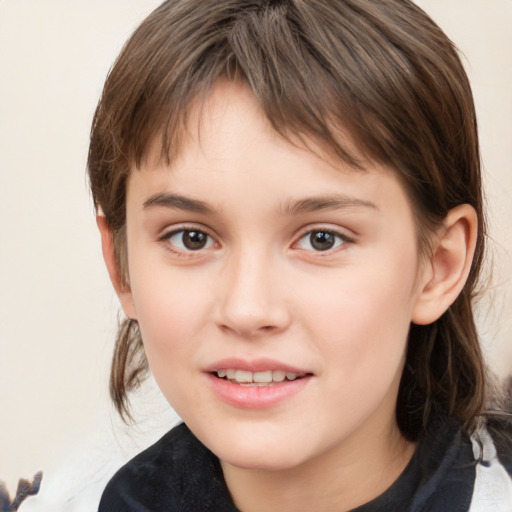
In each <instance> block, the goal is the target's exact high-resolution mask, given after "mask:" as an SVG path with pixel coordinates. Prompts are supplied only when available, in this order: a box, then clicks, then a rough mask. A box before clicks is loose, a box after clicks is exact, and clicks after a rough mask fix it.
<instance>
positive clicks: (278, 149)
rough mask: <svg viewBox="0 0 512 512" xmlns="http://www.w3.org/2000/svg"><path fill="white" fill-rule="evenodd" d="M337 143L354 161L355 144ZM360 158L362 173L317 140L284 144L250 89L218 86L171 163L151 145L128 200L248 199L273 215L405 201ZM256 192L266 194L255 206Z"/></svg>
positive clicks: (383, 171) (392, 182)
mask: <svg viewBox="0 0 512 512" xmlns="http://www.w3.org/2000/svg"><path fill="white" fill-rule="evenodd" d="M340 137H342V138H343V139H344V141H345V142H346V144H347V145H349V147H350V149H351V151H352V152H353V153H354V154H355V151H356V150H355V145H354V144H353V143H352V141H351V140H350V137H349V136H348V135H347V134H346V133H342V132H341V131H340ZM358 156H359V158H360V161H361V162H363V161H364V162H365V166H364V169H362V168H361V167H354V166H351V165H349V164H348V163H347V162H345V161H342V160H340V158H339V157H337V156H335V155H334V154H333V152H332V151H329V150H327V149H326V148H325V146H324V145H321V144H319V143H317V142H316V141H315V140H313V139H312V138H307V137H301V136H300V135H290V136H289V137H283V136H281V135H280V134H279V133H277V132H276V131H275V130H274V128H273V126H272V125H271V123H270V122H269V121H268V119H267V118H266V116H265V115H264V113H263V111H262V109H261V108H260V106H259V104H258V102H257V100H256V98H255V97H254V95H253V94H252V92H251V91H250V89H249V88H248V87H246V86H244V85H242V84H239V83H233V82H221V83H219V84H218V85H217V86H216V87H215V89H214V90H213V91H212V93H211V94H210V95H209V97H208V98H207V99H206V101H201V102H199V101H197V102H196V103H195V104H194V105H192V106H191V108H190V114H189V117H188V123H187V127H186V130H184V132H183V134H182V136H181V139H180V146H179V151H175V152H174V153H173V154H171V155H169V159H168V161H167V159H163V158H162V155H161V152H160V145H159V144H156V143H155V144H154V145H153V148H152V151H151V152H150V153H149V155H148V158H147V159H146V160H145V161H144V162H143V164H142V165H141V167H140V169H138V170H137V171H134V172H132V173H131V175H130V178H129V182H128V200H130V198H133V197H134V196H137V201H138V203H139V204H141V203H145V202H147V201H148V198H150V197H155V196H156V195H158V194H164V193H168V192H173V193H178V194H184V195H190V194H192V195H193V196H203V199H204V198H206V199H207V200H208V202H209V203H216V202H218V203H223V202H229V201H231V202H233V200H234V199H236V198H239V197H240V196H245V195H247V196H248V197H247V198H246V200H245V201H246V203H245V205H246V206H249V205H251V204H253V203H255V204H254V206H255V207H257V206H258V205H263V204H267V203H268V204H269V205H270V203H271V202H272V201H274V204H273V209H274V210H275V209H276V208H277V206H276V204H275V203H277V202H278V203H279V204H280V208H281V209H283V208H284V209H286V203H287V202H290V201H295V200H301V199H304V198H308V197H313V196H315V197H317V198H318V197H322V198H328V197H332V196H333V195H336V196H338V197H340V196H344V197H349V196H350V197H351V198H352V199H353V200H355V202H356V203H357V202H359V203H360V204H361V205H362V204H363V203H365V202H366V203H372V204H375V205H376V204H377V203H385V202H386V201H388V199H390V197H389V196H392V195H393V194H396V193H400V194H401V195H405V193H404V190H403V187H402V185H401V184H400V183H399V182H398V180H397V178H396V173H394V172H392V171H391V170H389V169H388V168H387V167H386V166H384V165H381V164H378V163H375V162H371V161H368V160H364V159H363V157H362V156H361V155H360V154H358ZM258 188H262V189H263V190H265V191H266V193H265V194H263V195H262V197H259V198H258V201H257V202H256V201H252V199H253V198H254V197H257V194H256V190H257V189H258ZM392 190H393V191H394V192H393V193H392V192H391V191H392ZM251 191H252V192H254V194H251ZM247 192H249V193H247ZM365 196H369V197H371V198H372V199H371V200H370V199H365ZM235 202H236V201H235ZM352 203H353V204H354V201H352Z"/></svg>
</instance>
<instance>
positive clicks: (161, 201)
mask: <svg viewBox="0 0 512 512" xmlns="http://www.w3.org/2000/svg"><path fill="white" fill-rule="evenodd" d="M154 206H163V207H165V208H175V209H178V210H184V211H187V212H195V213H214V210H213V209H212V208H211V207H210V206H209V205H208V204H207V203H205V202H203V201H200V200H199V199H190V198H189V197H185V196H181V195H179V194H168V193H163V194H155V195H153V196H151V197H150V198H149V199H147V200H146V201H144V204H143V208H144V209H147V208H151V207H154Z"/></svg>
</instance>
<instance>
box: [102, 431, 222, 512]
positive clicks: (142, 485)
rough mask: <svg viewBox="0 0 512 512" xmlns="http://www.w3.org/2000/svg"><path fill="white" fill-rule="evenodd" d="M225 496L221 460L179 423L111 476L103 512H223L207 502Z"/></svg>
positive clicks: (105, 494) (217, 501)
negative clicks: (200, 511) (198, 511)
mask: <svg viewBox="0 0 512 512" xmlns="http://www.w3.org/2000/svg"><path fill="white" fill-rule="evenodd" d="M227 498H228V495H227V490H226V489H225V484H224V482H223V479H222V476H221V472H220V468H219V463H218V461H217V459H216V458H215V457H214V456H213V454H212V453H211V452H210V451H209V450H208V449H207V448H206V447H205V446H204V445H202V444H201V443H200V442H199V441H198V440H197V439H196V438H195V436H194V435H193V434H192V433H191V432H190V430H189V429H188V428H187V427H186V426H185V425H184V424H181V425H178V426H177V427H175V428H174V429H172V430H171V431H170V432H168V433H167V434H166V435H165V436H163V437H162V438H161V439H160V440H159V441H157V442H156V443H155V444H154V445H152V446H150V447H149V448H147V449H146V450H144V451H143V452H142V453H140V454H139V455H137V456H136V457H134V458H133V459H132V460H130V461H129V462H128V463H127V464H125V465H124V466H123V467H122V468H121V469H120V470H119V471H118V472H117V473H116V474H115V475H114V476H113V477H112V479H111V480H110V482H109V483H108V485H107V487H106V488H105V490H104V492H103V495H102V497H101V501H100V505H99V512H121V511H122V512H151V511H186V510H204V511H208V510H220V509H217V508H210V505H209V503H212V505H213V506H216V505H215V503H219V502H222V501H223V500H226V499H227ZM202 501H205V502H206V503H207V504H206V505H203V504H202ZM225 510H229V509H228V508H225Z"/></svg>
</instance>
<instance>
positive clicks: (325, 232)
mask: <svg viewBox="0 0 512 512" xmlns="http://www.w3.org/2000/svg"><path fill="white" fill-rule="evenodd" d="M187 233H188V234H189V236H190V235H191V234H194V233H195V234H196V235H199V236H200V237H205V243H204V245H203V246H200V247H198V248H196V249H191V248H190V247H186V246H185V241H184V236H185V235H186V234H187ZM318 235H320V238H319V239H317V242H320V243H321V242H322V241H325V240H327V241H329V237H332V246H331V247H326V248H325V249H318V248H317V249H315V248H314V247H313V243H315V241H314V240H313V236H317V237H318ZM178 236H181V239H180V240H179V241H174V242H173V241H172V239H173V238H174V237H178ZM322 239H323V240H322ZM158 241H159V242H162V243H165V244H166V248H167V249H168V250H170V251H172V252H173V253H175V254H177V255H178V256H193V255H194V254H199V253H200V252H201V251H203V250H206V249H210V248H212V247H214V246H215V245H218V244H217V243H216V241H215V239H214V237H213V236H212V235H210V234H209V233H208V232H207V231H206V230H205V229H201V228H195V227H186V226H183V227H180V228H178V229H173V230H172V231H169V232H167V233H165V234H163V235H162V236H161V237H159V238H158ZM303 241H309V245H310V247H311V248H306V247H304V246H302V242H303ZM180 243H181V245H182V246H181V247H179V245H178V244H180ZM199 243H200V242H199ZM306 243H307V242H306ZM351 243H354V240H353V239H352V238H350V237H348V236H347V235H345V234H343V233H340V232H338V231H336V230H333V229H322V228H321V227H319V228H315V229H308V230H307V231H304V232H303V233H302V234H301V235H300V237H299V238H298V240H297V241H296V242H294V243H293V244H292V248H298V249H300V250H305V251H310V252H312V253H318V254H331V253H333V252H336V251H337V250H340V248H343V246H345V245H347V244H351Z"/></svg>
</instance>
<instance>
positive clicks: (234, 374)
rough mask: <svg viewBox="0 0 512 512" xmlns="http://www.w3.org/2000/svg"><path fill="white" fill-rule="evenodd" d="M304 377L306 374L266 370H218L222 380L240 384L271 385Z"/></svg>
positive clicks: (218, 375)
mask: <svg viewBox="0 0 512 512" xmlns="http://www.w3.org/2000/svg"><path fill="white" fill-rule="evenodd" d="M304 375H305V374H299V373H295V372H285V371H283V370H274V371H272V370H266V371H264V372H254V373H253V372H249V371H246V370H235V369H233V368H230V369H221V370H217V377H219V378H221V379H223V378H227V380H231V381H234V382H238V383H240V384H251V383H255V384H270V383H272V382H283V381H284V380H285V379H287V380H295V379H297V378H299V377H304Z"/></svg>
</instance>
